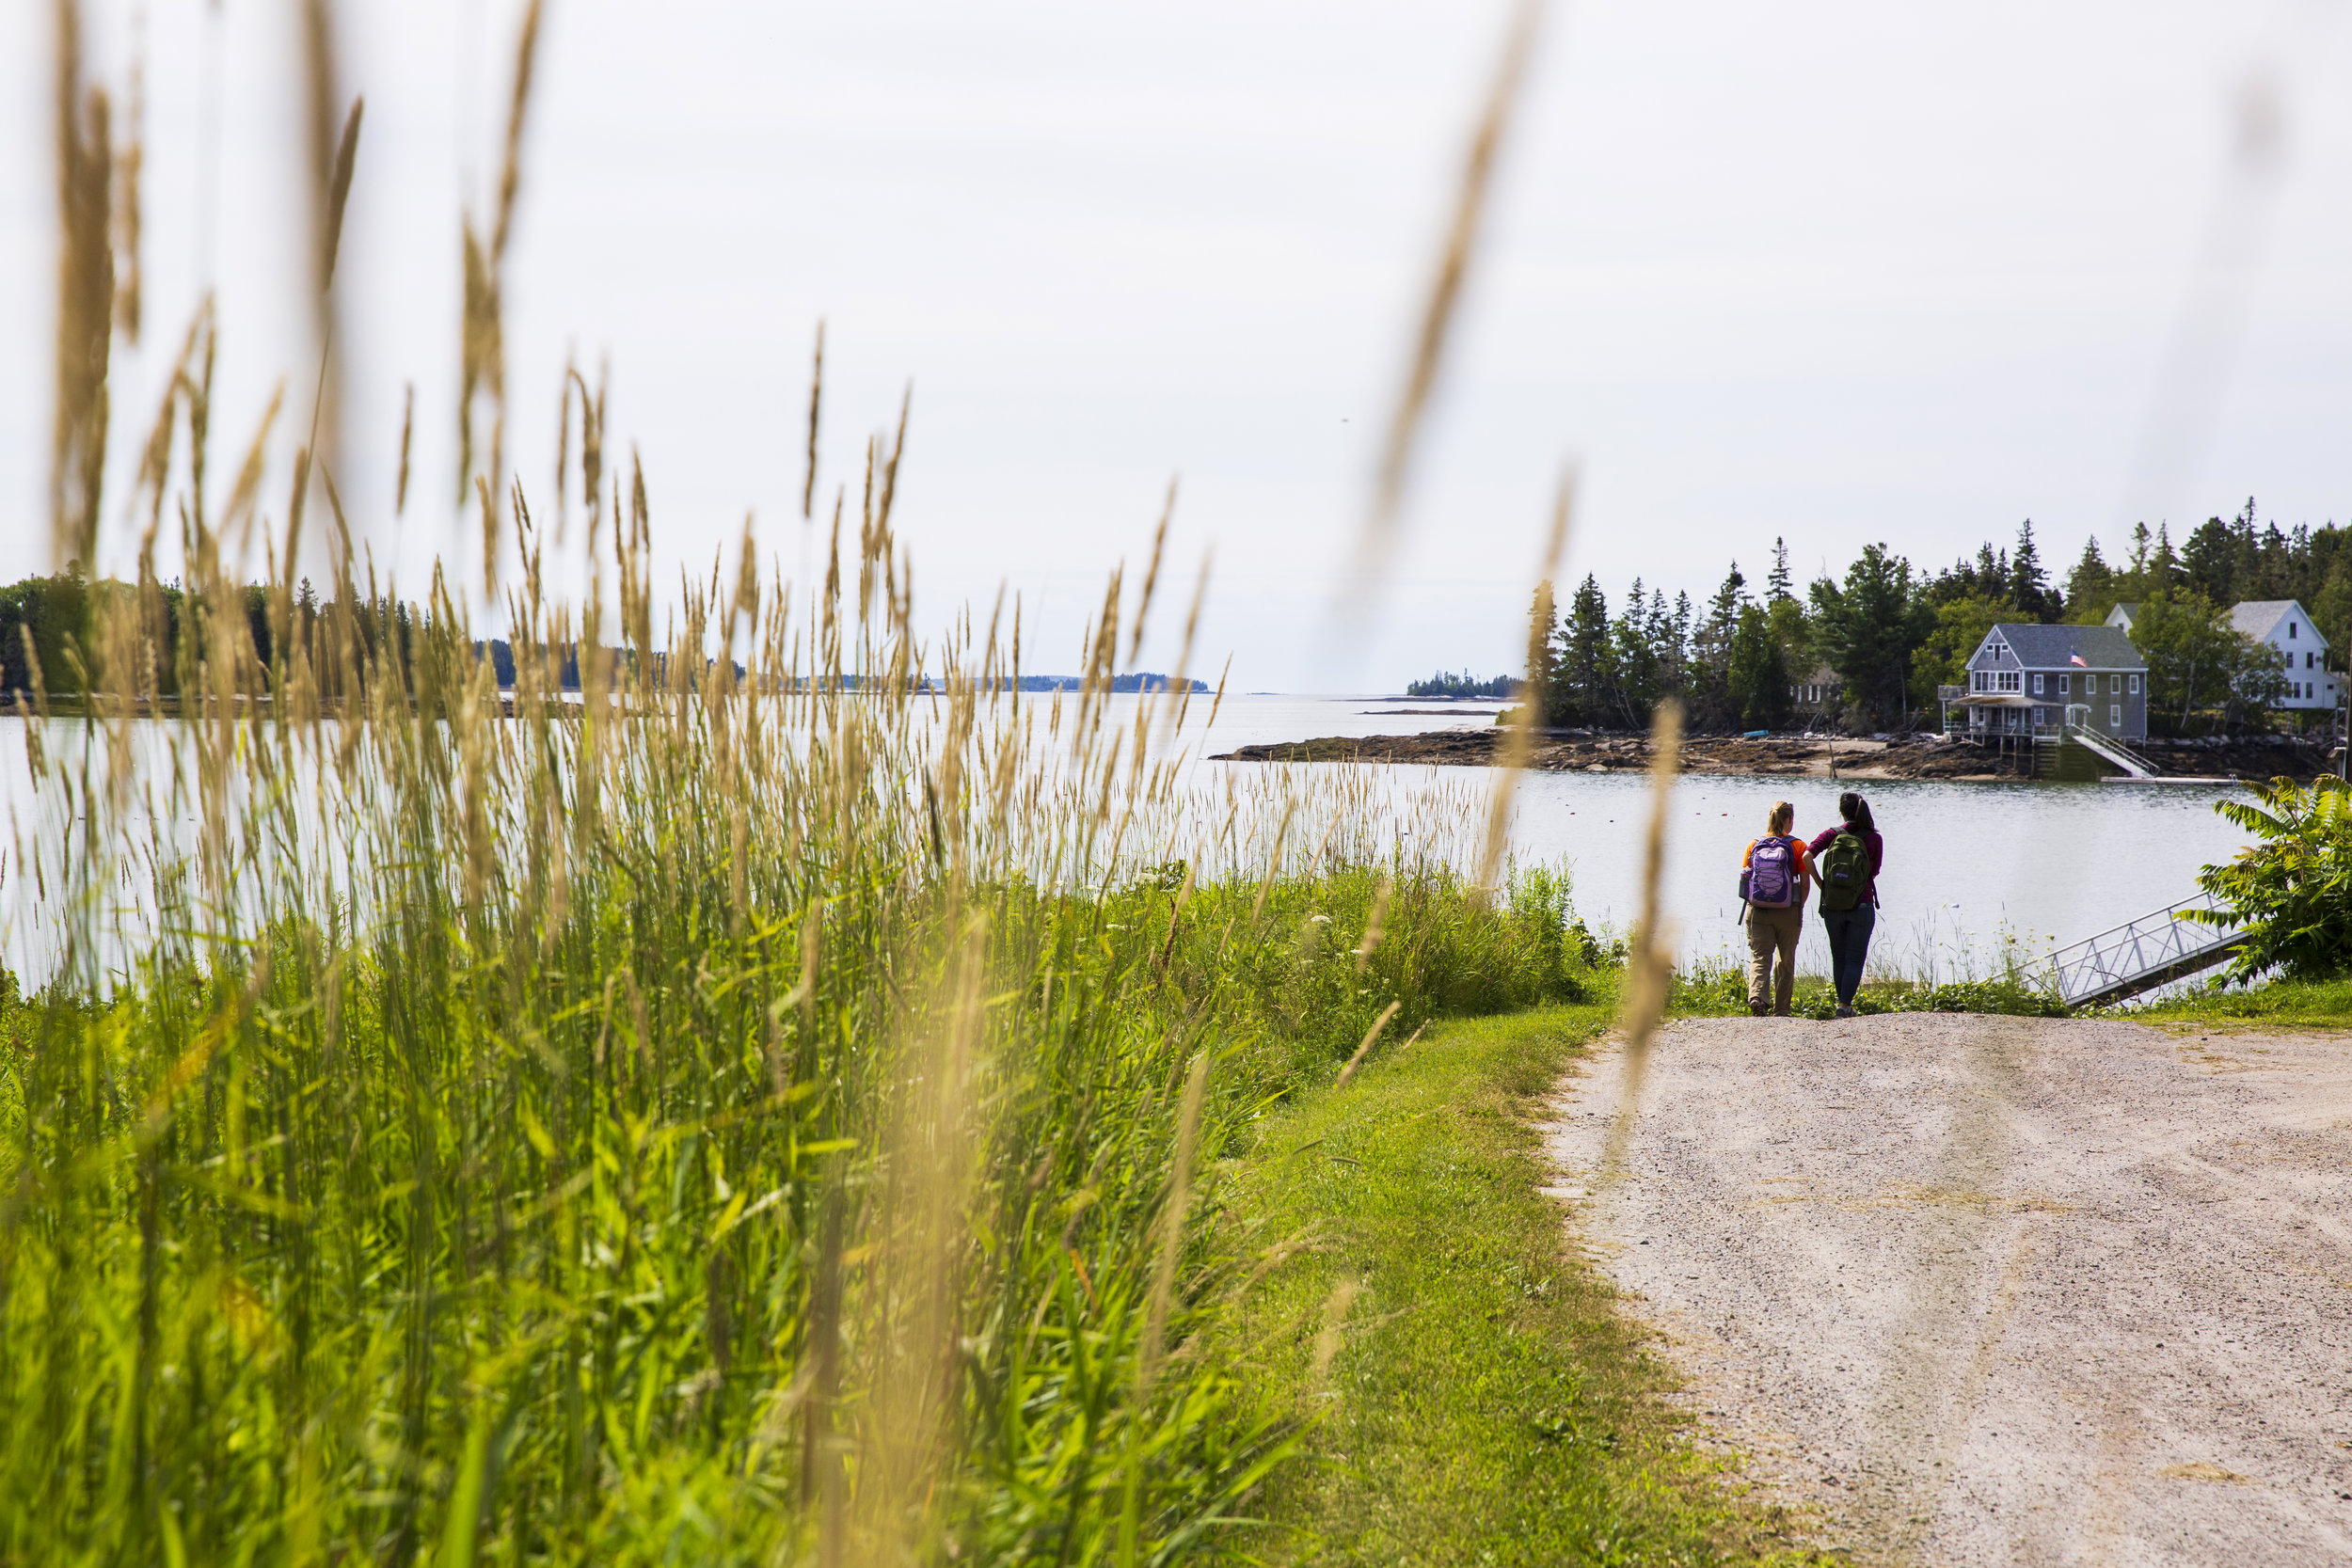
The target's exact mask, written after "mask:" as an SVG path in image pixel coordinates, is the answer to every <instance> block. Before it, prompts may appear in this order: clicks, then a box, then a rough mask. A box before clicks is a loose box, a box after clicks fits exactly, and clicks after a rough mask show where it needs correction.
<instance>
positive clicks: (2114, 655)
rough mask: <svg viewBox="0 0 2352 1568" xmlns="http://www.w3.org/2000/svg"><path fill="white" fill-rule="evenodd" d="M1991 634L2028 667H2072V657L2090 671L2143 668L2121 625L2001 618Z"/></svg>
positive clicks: (2050, 668) (2060, 668) (2136, 651)
mask: <svg viewBox="0 0 2352 1568" xmlns="http://www.w3.org/2000/svg"><path fill="white" fill-rule="evenodd" d="M1993 635H1994V636H1997V637H1999V638H2000V640H2001V641H2004V642H2006V643H2008V644H2009V645H2010V652H2012V653H2014V654H2015V655H2016V656H2017V662H2018V663H2020V664H2022V665H2024V666H2025V667H2026V669H2028V670H2067V669H2072V668H2074V657H2075V656H2076V655H2080V656H2081V657H2082V661H2083V663H2084V664H2085V665H2088V666H2089V667H2090V668H2091V669H2093V670H2145V669H2147V668H2148V661H2147V660H2146V659H2144V658H2142V657H2139V650H2138V649H2137V648H2135V647H2133V646H2132V640H2131V639H2130V638H2129V637H2126V636H2125V635H2123V628H2122V627H2121V626H2041V625H2039V624H2037V623H2035V622H2031V621H2004V622H2002V623H2001V624H2000V625H1999V626H1994V628H1993Z"/></svg>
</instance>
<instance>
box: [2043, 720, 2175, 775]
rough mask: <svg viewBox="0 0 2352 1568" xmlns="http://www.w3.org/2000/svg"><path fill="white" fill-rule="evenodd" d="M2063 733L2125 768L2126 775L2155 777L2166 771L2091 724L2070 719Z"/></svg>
mask: <svg viewBox="0 0 2352 1568" xmlns="http://www.w3.org/2000/svg"><path fill="white" fill-rule="evenodd" d="M2063 733H2064V735H2065V736H2066V738H2067V739H2069V740H2072V741H2075V742H2078V743H2079V744H2081V745H2083V746H2085V747H2087V748H2089V749H2090V752H2091V753H2092V754H2093V755H2095V756H2097V757H2099V758H2100V759H2101V760H2103V761H2106V762H2108V763H2112V764H2113V765H2114V766H2116V767H2118V768H2122V769H2123V772H2124V774H2125V776H2126V777H2129V778H2134V779H2153V778H2156V777H2158V776H2159V775H2160V774H2162V773H2163V771H2164V770H2163V769H2162V768H2158V767H2157V766H2156V765H2155V764H2154V763H2153V762H2150V761H2149V760H2148V759H2147V758H2146V757H2143V756H2141V755H2140V754H2139V753H2138V752H2135V751H2133V750H2132V749H2131V748H2130V747H2129V746H2126V745H2124V744H2123V743H2122V741H2120V740H2118V739H2116V738H2115V737H2114V736H2111V735H2102V734H2100V733H2099V732H2098V731H2097V730H2094V729H2092V728H2091V727H2090V725H2089V724H2077V723H2074V722H2073V721H2068V723H2067V725H2066V727H2065V729H2064V731H2063Z"/></svg>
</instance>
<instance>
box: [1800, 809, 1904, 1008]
mask: <svg viewBox="0 0 2352 1568" xmlns="http://www.w3.org/2000/svg"><path fill="white" fill-rule="evenodd" d="M1837 815H1838V817H1839V821H1838V824H1837V826H1836V827H1835V828H1831V829H1828V830H1826V831H1825V832H1821V833H1820V834H1819V835H1817V836H1816V837H1815V838H1814V840H1813V843H1812V844H1811V846H1810V848H1811V850H1812V863H1813V881H1814V885H1815V886H1817V887H1819V888H1820V890H1821V924H1822V926H1823V927H1826V928H1827V930H1828V932H1829V959H1830V973H1831V974H1832V976H1833V977H1834V978H1835V979H1836V984H1837V1016H1838V1017H1839V1018H1851V1017H1853V998H1854V992H1855V991H1857V990H1861V989H1862V966H1863V963H1864V961H1865V960H1866V959H1867V958H1869V956H1870V932H1871V930H1872V928H1873V927H1876V926H1877V925H1878V913H1879V867H1880V865H1881V864H1883V863H1884V861H1885V858H1886V846H1885V844H1884V842H1883V840H1881V839H1880V837H1879V831H1878V825H1877V824H1876V823H1874V822H1872V821H1871V820H1870V802H1869V801H1867V800H1864V799H1863V798H1862V797H1861V796H1859V795H1857V794H1855V793H1854V792H1853V791H1852V790H1848V791H1847V792H1846V793H1845V794H1843V795H1840V796H1839V797H1838V798H1837Z"/></svg>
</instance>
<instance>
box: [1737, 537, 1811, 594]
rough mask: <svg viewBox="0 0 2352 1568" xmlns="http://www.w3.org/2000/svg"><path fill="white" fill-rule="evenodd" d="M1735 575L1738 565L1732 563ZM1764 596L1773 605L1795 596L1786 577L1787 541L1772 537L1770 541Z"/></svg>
mask: <svg viewBox="0 0 2352 1568" xmlns="http://www.w3.org/2000/svg"><path fill="white" fill-rule="evenodd" d="M1731 569H1732V571H1733V572H1734V573H1735V574H1736V573H1737V572H1738V571H1739V570H1740V567H1739V563H1738V562H1733V564H1732V568H1731ZM1764 596H1765V597H1766V598H1768V599H1770V600H1772V603H1774V604H1786V603H1788V602H1789V601H1790V600H1793V599H1794V598H1795V597H1796V596H1797V595H1796V594H1794V593H1793V592H1791V591H1790V587H1789V577H1788V540H1786V539H1784V538H1781V537H1779V536H1778V535H1774V536H1773V539H1772V570H1771V571H1770V572H1767V573H1766V574H1765V575H1764Z"/></svg>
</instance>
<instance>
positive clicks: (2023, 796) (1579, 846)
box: [1204, 697, 2249, 973]
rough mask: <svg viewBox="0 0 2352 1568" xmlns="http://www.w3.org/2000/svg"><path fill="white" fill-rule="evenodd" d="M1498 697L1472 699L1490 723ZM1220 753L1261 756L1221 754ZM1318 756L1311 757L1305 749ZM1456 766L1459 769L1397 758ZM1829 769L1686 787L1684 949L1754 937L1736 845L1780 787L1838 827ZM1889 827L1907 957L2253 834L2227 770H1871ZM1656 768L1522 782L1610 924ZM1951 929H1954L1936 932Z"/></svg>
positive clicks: (1370, 719)
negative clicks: (2049, 778)
mask: <svg viewBox="0 0 2352 1568" xmlns="http://www.w3.org/2000/svg"><path fill="white" fill-rule="evenodd" d="M1434 706H1438V705H1436V704H1429V703H1421V702H1410V701H1401V702H1400V701H1394V700H1378V699H1372V700H1368V699H1363V698H1343V699H1331V698H1298V697H1248V698H1241V699H1238V700H1236V699H1232V698H1229V699H1227V701H1226V704H1225V706H1224V709H1223V711H1222V712H1220V713H1219V714H1218V716H1217V722H1216V730H1215V731H1214V733H1213V735H1212V736H1211V737H1210V738H1211V744H1209V745H1207V746H1206V747H1205V748H1204V750H1206V751H1211V752H1222V751H1228V750H1231V749H1232V747H1233V746H1236V745H1243V744H1253V743H1260V742H1266V741H1276V740H1299V739H1305V738H1307V737H1309V736H1325V735H1350V736H1362V735H1410V734H1417V733H1420V732H1422V731H1424V730H1436V729H1443V728H1446V727H1448V721H1447V720H1446V719H1444V718H1418V717H1414V718H1407V717H1396V716H1392V715H1382V714H1379V713H1377V712H1376V711H1375V712H1367V711H1366V710H1378V709H1384V708H1385V709H1391V710H1393V709H1396V708H1404V707H1412V708H1427V707H1434ZM1493 711H1494V705H1492V704H1486V705H1479V706H1478V708H1477V711H1476V713H1475V715H1472V714H1470V713H1469V712H1466V713H1465V715H1464V717H1463V718H1462V720H1461V721H1460V722H1461V723H1463V724H1467V725H1483V724H1491V723H1492V721H1493V720H1492V717H1491V716H1492V713H1493ZM1204 766H1206V767H1210V768H1236V767H1241V768H1260V767H1263V766H1264V765H1263V764H1248V763H1240V764H1236V763H1211V764H1206V765H1204ZM1304 766H1310V767H1311V766H1314V765H1304ZM1393 771H1394V772H1395V773H1396V774H1397V775H1399V783H1400V784H1403V783H1405V782H1406V781H1407V780H1410V779H1412V778H1414V777H1422V778H1437V777H1439V776H1444V777H1447V778H1451V779H1455V780H1458V779H1460V778H1461V777H1462V776H1463V774H1464V773H1465V772H1467V771H1469V770H1467V769H1462V768H1396V769H1394V770H1393ZM1851 787H1856V786H1854V785H1852V784H1832V783H1831V782H1830V781H1829V780H1827V779H1727V778H1696V777H1694V778H1686V779H1684V780H1682V781H1681V782H1679V783H1678V784H1676V786H1675V804H1674V813H1675V815H1674V831H1673V832H1672V833H1671V834H1670V836H1669V838H1668V852H1667V880H1666V887H1667V894H1666V897H1667V905H1668V910H1669V912H1670V913H1671V914H1672V915H1673V916H1674V917H1675V918H1676V919H1677V920H1678V921H1679V922H1680V923H1681V929H1682V943H1681V945H1682V950H1683V953H1684V955H1685V957H1687V958H1703V957H1708V956H1711V955H1716V954H1720V953H1724V952H1730V951H1736V952H1739V953H1740V954H1743V955H1744V953H1745V951H1746V942H1745V940H1744V939H1743V937H1742V936H1741V935H1740V928H1739V911H1740V904H1739V873H1740V852H1741V851H1742V850H1743V849H1745V848H1746V847H1747V845H1748V841H1749V840H1751V839H1753V838H1755V837H1756V835H1757V834H1758V833H1761V832H1763V831H1764V818H1765V815H1766V813H1767V812H1768V811H1769V810H1770V808H1771V806H1772V802H1773V801H1775V800H1788V801H1790V802H1792V803H1793V804H1794V805H1795V806H1796V808H1797V830H1798V832H1801V833H1803V834H1804V836H1806V837H1807V838H1810V837H1811V836H1812V835H1813V834H1814V833H1816V832H1820V830H1821V829H1823V828H1825V827H1830V826H1833V825H1835V823H1836V815H1837V796H1838V792H1839V791H1840V790H1841V789H1845V788H1851ZM1859 787H1860V788H1861V790H1862V792H1863V794H1864V795H1865V796H1866V797H1867V798H1868V800H1869V801H1870V809H1871V812H1872V814H1873V815H1874V816H1875V817H1876V818H1877V822H1878V826H1879V831H1880V832H1881V833H1882V834H1883V835H1884V837H1885V840H1886V867H1885V871H1884V873H1883V875H1882V877H1881V878H1880V881H1879V901H1880V905H1881V908H1880V911H1879V926H1878V931H1877V935H1876V938H1875V941H1874V943H1873V947H1874V953H1873V957H1874V958H1875V959H1877V960H1879V961H1881V962H1882V963H1883V964H1885V965H1887V966H1889V967H1893V968H1896V969H1899V970H1901V971H1903V972H1906V973H1915V972H1917V971H1919V970H1920V969H1921V968H1923V967H1924V960H1926V959H1927V958H1930V957H1931V956H1932V957H1934V958H1936V960H1937V962H1938V964H1939V967H1941V966H1943V965H1947V964H1949V963H1951V962H1953V961H1954V958H1955V957H1956V956H1957V955H1967V956H1965V957H1960V958H1959V962H1960V963H1961V964H1962V965H1963V967H1964V966H1965V965H1966V964H1967V963H1969V962H1971V961H1973V962H1974V963H1975V964H1976V966H1977V967H1978V969H1979V972H1981V971H1982V970H1983V969H1985V968H1987V967H1989V965H1990V963H1991V961H1992V958H1993V954H1994V948H1995V945H1996V944H1997V942H1998V941H1999V939H2000V936H2001V934H2002V933H2003V932H2004V931H2008V932H2010V933H2013V934H2015V935H2016V936H2017V937H2018V938H2019V939H2020V940H2023V941H2026V942H2030V943H2031V944H2033V945H2034V946H2036V947H2040V946H2045V945H2050V944H2055V943H2063V942H2074V941H2075V940H2077V939H2079V938H2082V937H2087V936H2090V935H2092V934H2094V933H2096V932H2098V931H2102V930H2105V929H2106V928H2107V927H2110V926H2115V925H2120V924H2121V923H2122V922H2123V921H2125V920H2129V919H2131V918H2132V917H2133V916H2135V915H2140V914H2145V913H2147V912H2149V911H2152V910H2155V909H2160V908H2162V907H2163V906H2164V905H2167V904H2169V903H2172V902H2174V901H2176V900H2178V899H2182V898H2185V897H2188V896H2190V895H2193V894H2194V893H2195V892H2196V891H2197V872H2198V869H2199V868H2200V867H2201V866H2203V865H2205V864H2207V863H2212V862H2217V861H2223V860H2227V859H2228V858H2229V857H2230V856H2232V855H2233V854H2234V853H2235V852H2236V851H2237V850H2238V849H2239V848H2240V847H2243V846H2244V845H2245V844H2246V843H2248V842H2249V840H2248V837H2247V835H2246V834H2244V833H2242V832H2239V831H2238V830H2237V829H2236V828H2235V827H2233V826H2232V825H2231V824H2230V823H2229V822H2227V821H2226V820H2224V819H2223V818H2222V817H2221V816H2219V815H2218V814H2217V813H2216V812H2215V811H2214V809H2213V805H2214V802H2215V801H2216V800H2221V799H2223V798H2225V797H2226V796H2228V795H2229V794H2230V793H2231V791H2230V789H2229V787H2228V786H2226V785H2219V784H2217V785H2213V786H2204V785H2187V784H2140V785H2130V784H1943V783H1926V782H1921V783H1909V782H1892V781H1889V782H1876V783H1867V782H1866V783H1864V784H1861V785H1859ZM1648 811H1649V782H1648V780H1647V779H1646V778H1644V777H1640V776H1635V775H1628V774H1617V775H1609V774H1596V773H1534V774H1530V775H1528V776H1527V777H1525V778H1524V779H1522V780H1521V781H1520V784H1519V795H1518V813H1517V817H1516V822H1515V828H1514V832H1513V838H1512V844H1513V848H1514V851H1515V852H1516V853H1518V855H1519V856H1520V857H1521V858H1522V859H1525V860H1536V861H1565V862H1566V863H1567V864H1568V865H1569V866H1570V868H1571V870H1572V872H1573V874H1574V877H1575V879H1576V899H1577V905H1578V908H1579V909H1580V911H1581V912H1582V913H1583V914H1584V917H1585V918H1586V919H1587V920H1589V921H1591V922H1593V923H1594V924H1595V925H1596V926H1598V925H1602V924H1608V925H1613V926H1616V927H1620V928H1622V927H1625V926H1627V925H1629V924H1630V923H1631V920H1632V917H1633V914H1634V908H1635V902H1636V899H1637V897H1638V893H1639V879H1640V875H1641V832H1642V828H1643V824H1644V823H1645V821H1646V820H1647V814H1648ZM1938 944H1941V946H1940V947H1939V946H1938ZM1799 958H1800V962H1801V964H1802V965H1803V966H1804V968H1806V969H1808V970H1819V971H1822V972H1826V971H1827V969H1828V967H1829V947H1828V943H1827V942H1826V941H1825V940H1824V939H1823V938H1822V936H1821V928H1820V921H1818V920H1808V921H1807V922H1806V931H1805V938H1804V947H1803V948H1802V950H1801V952H1800V955H1799Z"/></svg>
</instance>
